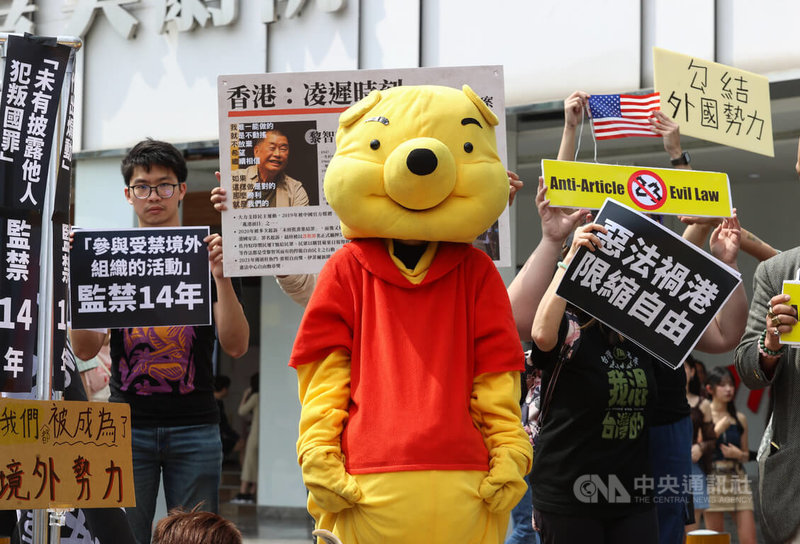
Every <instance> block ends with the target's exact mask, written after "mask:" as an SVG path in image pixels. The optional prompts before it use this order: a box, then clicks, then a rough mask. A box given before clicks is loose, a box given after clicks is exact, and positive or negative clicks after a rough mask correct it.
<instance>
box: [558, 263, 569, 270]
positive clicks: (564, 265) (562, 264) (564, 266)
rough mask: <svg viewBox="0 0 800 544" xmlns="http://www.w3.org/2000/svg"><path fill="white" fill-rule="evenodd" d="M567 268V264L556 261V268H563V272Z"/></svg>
mask: <svg viewBox="0 0 800 544" xmlns="http://www.w3.org/2000/svg"><path fill="white" fill-rule="evenodd" d="M567 266H569V265H568V264H567V263H565V262H564V261H558V267H559V268H563V269H564V270H566V269H567Z"/></svg>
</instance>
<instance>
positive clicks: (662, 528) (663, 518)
mask: <svg viewBox="0 0 800 544" xmlns="http://www.w3.org/2000/svg"><path fill="white" fill-rule="evenodd" d="M658 364H660V363H658ZM650 465H651V470H652V475H653V483H654V487H655V490H654V493H653V494H654V496H655V499H656V500H657V501H658V502H656V512H657V513H658V542H659V543H660V544H682V543H683V540H684V532H685V526H686V518H687V515H688V508H689V500H690V496H689V493H688V487H689V486H688V485H687V483H688V482H689V481H690V480H689V477H690V475H691V473H692V419H691V418H690V417H689V416H686V417H685V418H683V419H681V420H679V421H676V422H675V423H671V424H669V425H658V426H655V427H650ZM668 483H672V484H677V485H676V486H671V485H668Z"/></svg>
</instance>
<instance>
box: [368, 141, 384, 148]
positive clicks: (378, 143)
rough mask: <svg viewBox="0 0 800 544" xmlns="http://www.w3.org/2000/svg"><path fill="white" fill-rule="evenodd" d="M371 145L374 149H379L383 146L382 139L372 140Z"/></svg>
mask: <svg viewBox="0 0 800 544" xmlns="http://www.w3.org/2000/svg"><path fill="white" fill-rule="evenodd" d="M369 146H370V147H371V148H372V149H378V148H379V147H380V146H381V141H380V140H372V141H371V142H370V143H369Z"/></svg>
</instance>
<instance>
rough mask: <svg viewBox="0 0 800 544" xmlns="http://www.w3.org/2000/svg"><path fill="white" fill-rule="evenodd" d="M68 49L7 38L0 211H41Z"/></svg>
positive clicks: (0, 107)
mask: <svg viewBox="0 0 800 544" xmlns="http://www.w3.org/2000/svg"><path fill="white" fill-rule="evenodd" d="M69 53H70V48H69V47H68V46H65V45H58V44H57V43H56V40H55V39H54V38H49V39H42V38H35V37H29V36H26V37H20V36H9V37H8V44H7V49H6V65H5V72H4V74H3V93H2V95H1V97H0V122H1V123H2V125H1V126H0V207H7V208H16V209H26V210H38V211H39V212H41V211H42V207H43V205H44V195H45V188H46V185H47V175H48V170H49V165H50V154H51V149H52V147H53V137H54V134H55V125H56V118H57V116H58V102H59V97H60V94H61V85H62V83H63V81H64V73H65V71H66V68H67V60H68V59H69Z"/></svg>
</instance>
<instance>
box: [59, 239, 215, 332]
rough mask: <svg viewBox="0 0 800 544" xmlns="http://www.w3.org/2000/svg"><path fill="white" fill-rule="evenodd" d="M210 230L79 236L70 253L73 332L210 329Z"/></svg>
mask: <svg viewBox="0 0 800 544" xmlns="http://www.w3.org/2000/svg"><path fill="white" fill-rule="evenodd" d="M208 232H209V231H208V227H182V228H180V227H179V228H152V229H115V230H88V229H87V230H80V231H75V237H74V241H73V244H72V251H71V253H70V302H71V317H72V328H74V329H95V328H122V327H157V326H167V325H209V324H211V281H210V274H209V265H208V250H207V247H206V244H205V242H203V238H205V237H206V236H208Z"/></svg>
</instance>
